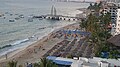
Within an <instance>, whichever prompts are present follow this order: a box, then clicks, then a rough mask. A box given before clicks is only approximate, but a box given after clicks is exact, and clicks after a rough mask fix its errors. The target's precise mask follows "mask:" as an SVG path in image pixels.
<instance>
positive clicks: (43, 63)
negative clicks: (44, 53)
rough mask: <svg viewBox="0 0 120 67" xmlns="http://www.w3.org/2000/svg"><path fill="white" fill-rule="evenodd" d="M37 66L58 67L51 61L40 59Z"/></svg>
mask: <svg viewBox="0 0 120 67" xmlns="http://www.w3.org/2000/svg"><path fill="white" fill-rule="evenodd" d="M39 64H40V67H58V66H57V65H56V64H54V63H53V62H52V61H51V60H48V59H46V58H42V59H41V61H40V62H39Z"/></svg>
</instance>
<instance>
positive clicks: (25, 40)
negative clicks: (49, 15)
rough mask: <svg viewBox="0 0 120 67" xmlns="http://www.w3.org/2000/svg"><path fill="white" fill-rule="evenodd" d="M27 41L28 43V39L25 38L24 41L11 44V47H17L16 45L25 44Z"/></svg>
mask: <svg viewBox="0 0 120 67" xmlns="http://www.w3.org/2000/svg"><path fill="white" fill-rule="evenodd" d="M27 41H29V39H28V38H27V39H24V40H20V41H17V42H15V43H13V44H11V45H12V46H14V45H18V44H21V43H25V42H27Z"/></svg>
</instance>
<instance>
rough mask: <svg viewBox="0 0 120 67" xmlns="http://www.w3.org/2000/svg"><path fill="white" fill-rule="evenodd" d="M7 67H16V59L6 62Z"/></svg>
mask: <svg viewBox="0 0 120 67" xmlns="http://www.w3.org/2000/svg"><path fill="white" fill-rule="evenodd" d="M8 67H17V61H10V62H8Z"/></svg>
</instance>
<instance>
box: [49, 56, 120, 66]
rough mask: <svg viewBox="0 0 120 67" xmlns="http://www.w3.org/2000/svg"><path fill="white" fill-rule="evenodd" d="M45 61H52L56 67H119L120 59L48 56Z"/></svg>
mask: <svg viewBox="0 0 120 67" xmlns="http://www.w3.org/2000/svg"><path fill="white" fill-rule="evenodd" d="M47 59H49V60H52V61H53V62H54V63H55V64H57V65H58V67H115V66H116V67H120V59H118V60H116V59H105V58H104V59H103V58H97V57H93V58H84V57H79V58H78V59H76V58H74V59H70V58H62V57H55V56H48V57H47Z"/></svg>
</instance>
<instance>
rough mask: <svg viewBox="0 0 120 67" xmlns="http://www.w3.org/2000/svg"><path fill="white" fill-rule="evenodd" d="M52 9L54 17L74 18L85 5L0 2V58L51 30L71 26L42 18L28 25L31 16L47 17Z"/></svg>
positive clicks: (18, 0)
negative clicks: (55, 13)
mask: <svg viewBox="0 0 120 67" xmlns="http://www.w3.org/2000/svg"><path fill="white" fill-rule="evenodd" d="M52 6H54V7H55V8H56V10H57V15H64V16H75V15H76V14H79V13H82V12H81V11H79V10H77V9H79V8H86V7H88V6H89V4H88V3H74V2H57V1H51V0H0V15H2V17H0V56H2V55H5V54H7V53H9V52H12V51H15V50H17V49H22V48H23V47H27V46H29V45H31V44H32V43H34V42H36V41H38V40H39V39H41V38H43V37H44V36H47V35H48V34H49V33H51V32H52V31H54V30H55V29H58V28H61V27H64V26H66V25H69V24H73V23H75V22H73V21H72V22H69V21H53V20H45V19H33V22H28V19H29V18H30V17H31V16H34V15H35V16H39V15H46V14H50V13H51V7H52ZM18 17H21V18H18ZM15 18H16V20H15ZM10 20H11V21H12V22H10ZM13 20H14V21H13Z"/></svg>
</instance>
